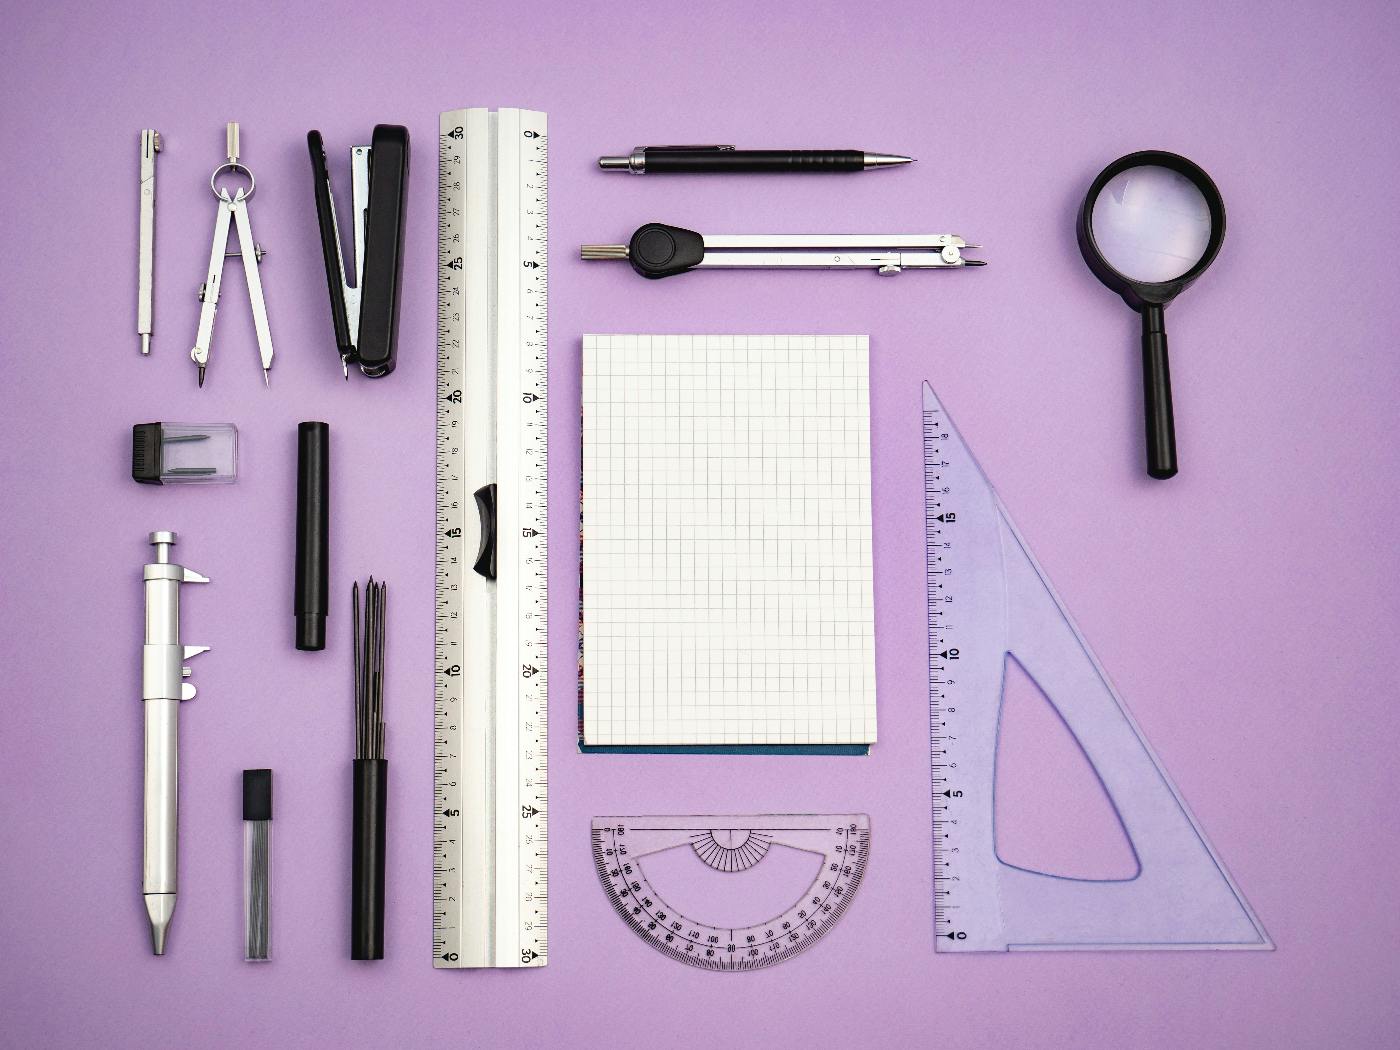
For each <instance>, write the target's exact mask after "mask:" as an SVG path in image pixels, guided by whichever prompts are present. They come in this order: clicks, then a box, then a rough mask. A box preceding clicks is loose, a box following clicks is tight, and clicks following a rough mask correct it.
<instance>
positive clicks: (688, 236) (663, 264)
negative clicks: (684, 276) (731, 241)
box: [627, 222, 705, 280]
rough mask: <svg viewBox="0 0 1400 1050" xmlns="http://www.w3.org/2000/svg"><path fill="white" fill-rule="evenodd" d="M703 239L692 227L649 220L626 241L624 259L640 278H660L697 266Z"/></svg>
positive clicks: (703, 250) (703, 242)
mask: <svg viewBox="0 0 1400 1050" xmlns="http://www.w3.org/2000/svg"><path fill="white" fill-rule="evenodd" d="M703 258H705V238H703V237H701V236H700V234H698V233H696V232H695V231H694V230H683V229H681V228H680V227H679V226H667V225H666V224H665V223H660V222H649V223H647V224H646V225H645V226H643V227H641V228H640V229H638V230H637V232H636V233H634V234H632V239H631V240H630V241H628V242H627V261H628V262H630V263H631V264H632V269H634V270H636V271H637V272H638V273H639V274H641V275H642V276H643V277H647V278H650V279H651V280H659V279H660V278H662V277H673V276H675V275H676V274H678V273H685V271H686V270H689V269H691V268H692V267H694V266H698V265H700V260H702V259H703Z"/></svg>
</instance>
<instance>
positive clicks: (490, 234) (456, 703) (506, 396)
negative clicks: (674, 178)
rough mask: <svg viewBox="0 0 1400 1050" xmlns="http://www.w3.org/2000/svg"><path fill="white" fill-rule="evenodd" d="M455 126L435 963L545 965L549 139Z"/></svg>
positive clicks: (443, 433) (443, 146)
mask: <svg viewBox="0 0 1400 1050" xmlns="http://www.w3.org/2000/svg"><path fill="white" fill-rule="evenodd" d="M440 130H441V135H440V140H439V156H438V375H437V395H438V399H437V405H438V415H437V574H436V588H437V593H436V638H437V660H436V675H435V689H436V698H435V702H436V706H435V709H434V736H433V756H434V762H433V807H434V819H433V965H435V966H439V967H477V966H542V965H543V964H544V962H545V958H546V955H547V951H546V947H545V933H546V928H547V917H546V903H547V899H548V873H547V867H546V841H547V828H546V819H547V815H548V807H547V805H546V800H545V787H546V760H547V754H548V753H547V749H546V740H545V730H546V717H545V716H546V710H547V705H546V695H547V691H546V685H545V679H546V675H545V666H546V642H547V639H546V616H545V600H546V591H545V552H546V546H545V520H546V515H545V476H546V475H545V455H546V450H547V448H548V428H547V415H546V403H547V402H546V399H545V393H546V383H547V362H548V354H547V316H548V307H547V294H546V293H547V290H548V273H549V271H548V265H547V263H548V260H547V251H546V247H547V239H548V221H547V214H548V185H549V183H548V152H547V149H548V139H547V137H546V134H545V115H544V114H543V113H534V112H530V111H529V110H520V109H502V110H498V111H494V112H493V111H490V110H486V109H463V110H453V111H451V112H448V113H444V114H442V121H441V128H440Z"/></svg>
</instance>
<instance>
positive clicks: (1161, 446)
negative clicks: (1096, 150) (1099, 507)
mask: <svg viewBox="0 0 1400 1050" xmlns="http://www.w3.org/2000/svg"><path fill="white" fill-rule="evenodd" d="M1078 235H1079V250H1080V252H1081V253H1082V254H1083V256H1084V261H1085V262H1086V263H1088V264H1089V269H1091V270H1093V271H1094V276H1096V277H1097V278H1098V279H1099V280H1100V281H1102V282H1103V283H1104V284H1105V285H1107V286H1108V287H1109V288H1111V289H1112V290H1113V291H1115V292H1117V293H1118V294H1119V295H1121V296H1122V297H1123V301H1124V302H1126V303H1127V304H1128V305H1129V306H1131V307H1132V308H1133V309H1134V310H1136V311H1137V312H1138V313H1140V314H1141V315H1142V384H1143V404H1144V407H1145V409H1146V415H1147V473H1148V474H1150V475H1152V477H1154V478H1169V477H1171V476H1173V475H1174V474H1175V473H1176V426H1175V423H1174V421H1173V419H1172V382H1171V371H1170V369H1169V367H1168V364H1167V329H1166V322H1165V319H1164V317H1163V311H1164V310H1165V309H1166V306H1167V304H1168V303H1170V302H1171V301H1172V300H1173V299H1175V298H1176V297H1177V296H1178V295H1179V294H1180V293H1181V292H1182V291H1183V290H1184V289H1185V288H1187V287H1189V286H1190V284H1191V282H1193V281H1194V280H1195V279H1196V278H1197V277H1199V276H1200V275H1201V274H1202V273H1203V272H1205V269H1206V267H1207V266H1209V265H1210V264H1211V262H1212V261H1214V259H1215V256H1216V253H1217V252H1219V251H1220V242H1221V241H1223V240H1224V239H1225V203H1224V201H1222V200H1221V198H1220V191H1219V190H1218V189H1216V187H1215V183H1213V182H1212V181H1211V180H1210V176H1209V175H1207V174H1206V173H1205V172H1204V171H1202V170H1201V168H1200V167H1199V166H1198V165H1196V164H1193V163H1192V162H1191V161H1189V160H1187V159H1186V158H1185V157H1179V156H1177V155H1176V154H1175V153H1164V152H1162V151H1161V150H1144V151H1143V152H1141V153H1131V154H1129V155H1128V156H1126V157H1120V158H1118V159H1117V160H1115V161H1114V162H1113V163H1112V164H1110V165H1109V166H1108V167H1106V168H1104V169H1103V171H1101V172H1099V175H1098V177H1097V178H1096V179H1094V182H1093V184H1092V185H1091V186H1090V187H1089V192H1088V194H1087V195H1085V197H1084V204H1083V205H1082V206H1081V207H1080V209H1079V226H1078Z"/></svg>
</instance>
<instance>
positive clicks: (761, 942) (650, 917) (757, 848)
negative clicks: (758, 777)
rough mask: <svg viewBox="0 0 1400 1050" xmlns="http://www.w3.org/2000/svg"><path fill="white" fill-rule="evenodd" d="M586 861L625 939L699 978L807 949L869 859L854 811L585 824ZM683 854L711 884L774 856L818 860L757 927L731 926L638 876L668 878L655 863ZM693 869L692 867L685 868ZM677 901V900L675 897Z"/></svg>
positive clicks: (750, 872) (836, 915) (745, 874)
mask: <svg viewBox="0 0 1400 1050" xmlns="http://www.w3.org/2000/svg"><path fill="white" fill-rule="evenodd" d="M592 839H593V863H594V865H595V866H596V867H597V869H598V877H599V879H601V880H602V883H603V889H604V891H605V892H606V893H607V895H608V899H609V900H610V901H611V902H612V906H613V908H614V910H616V911H617V913H618V915H619V916H621V917H622V921H623V922H625V923H626V924H627V925H628V927H629V928H630V929H631V930H632V932H633V933H635V934H637V936H639V937H641V938H642V939H643V940H644V941H646V942H647V943H648V944H650V945H651V946H652V947H653V948H655V949H656V950H657V951H659V952H661V953H662V954H663V955H667V956H669V957H670V958H672V959H675V960H676V961H677V962H680V963H684V964H686V965H688V966H695V967H698V968H700V969H704V970H729V971H737V970H756V969H760V968H762V967H765V966H772V965H773V964H774V963H779V962H783V961H784V960H786V959H790V958H792V957H793V956H794V955H796V954H797V953H798V952H801V951H804V950H806V949H807V948H810V947H811V946H812V945H813V944H815V943H816V942H817V941H819V940H821V938H822V937H823V936H825V935H826V933H827V931H829V930H830V929H831V928H832V927H833V926H834V925H835V924H836V922H837V920H839V919H840V918H841V915H842V914H843V913H844V912H845V910H846V908H847V906H848V905H849V904H850V901H851V898H852V897H853V896H854V895H855V891H856V889H857V888H858V887H859V886H860V881H861V877H862V876H863V875H864V874H865V865H866V860H867V858H868V856H869V853H870V818H869V817H868V816H866V815H865V814H863V813H844V814H843V813H838V814H829V813H815V814H765V815H759V816H617V817H594V818H593V827H592ZM677 849H681V850H686V851H690V852H693V854H694V856H695V857H696V858H698V859H699V860H700V861H701V862H702V864H703V865H704V868H703V869H701V870H707V869H709V870H712V872H719V873H721V875H720V877H721V878H723V879H725V880H726V881H727V880H730V879H733V880H736V882H735V886H736V887H737V888H738V890H739V891H740V892H742V888H743V885H742V881H741V880H744V879H746V878H753V877H755V875H756V874H757V872H758V871H759V870H766V869H763V867H762V866H763V865H764V862H765V861H767V862H768V865H769V866H770V868H771V867H774V866H775V865H776V864H778V862H776V861H774V860H773V859H772V857H773V856H775V855H781V854H782V852H783V850H798V851H801V852H803V853H806V854H810V855H813V856H815V857H817V858H819V864H818V866H817V869H816V877H815V878H812V879H808V877H807V876H805V875H803V876H802V877H801V878H800V879H799V880H798V881H797V883H796V884H794V885H793V886H792V887H791V891H792V896H791V903H790V904H788V905H787V906H785V907H783V908H781V909H780V910H779V911H778V912H777V913H776V914H775V915H772V916H771V917H769V918H766V919H765V920H764V921H761V922H755V923H750V924H739V925H734V924H733V922H734V920H733V919H732V918H727V917H725V918H716V917H708V918H707V917H706V916H704V915H698V914H689V912H692V911H698V910H700V909H699V908H698V907H695V906H693V905H691V904H690V903H689V902H687V903H686V904H685V905H684V906H683V907H682V908H681V909H677V908H676V907H674V906H673V905H672V903H671V901H670V900H669V899H668V896H667V889H666V887H665V886H664V885H657V884H654V883H653V881H652V879H651V878H650V876H649V873H648V864H647V861H648V858H651V859H652V865H651V867H652V872H651V874H658V872H659V873H660V875H661V876H663V878H662V879H659V880H658V881H664V876H666V875H668V874H671V873H672V871H673V869H672V867H671V866H670V865H668V864H664V863H660V862H659V861H658V857H659V855H661V854H663V853H668V852H669V851H671V850H677ZM689 863H690V864H694V863H695V861H694V860H691V861H689ZM680 899H686V898H685V895H684V894H683V893H682V894H681V895H680Z"/></svg>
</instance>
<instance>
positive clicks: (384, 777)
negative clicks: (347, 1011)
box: [350, 758, 389, 959]
mask: <svg viewBox="0 0 1400 1050" xmlns="http://www.w3.org/2000/svg"><path fill="white" fill-rule="evenodd" d="M353 765H354V779H355V787H354V792H355V805H354V828H355V830H354V838H353V841H352V843H351V847H350V958H352V959H382V958H384V825H385V819H384V818H385V803H386V801H387V799H388V795H389V790H388V789H389V763H388V761H387V760H386V759H382V758H357V759H355V760H354V762H353Z"/></svg>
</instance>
